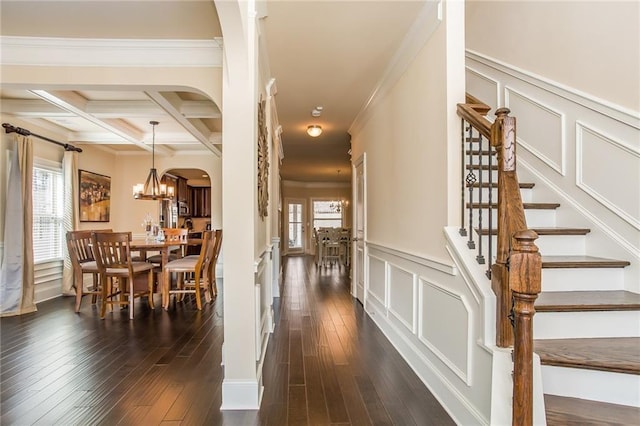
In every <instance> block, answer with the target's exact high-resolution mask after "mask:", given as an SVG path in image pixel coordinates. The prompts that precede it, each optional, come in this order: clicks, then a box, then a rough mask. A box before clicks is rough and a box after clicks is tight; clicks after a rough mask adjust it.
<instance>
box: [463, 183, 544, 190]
mask: <svg viewBox="0 0 640 426" xmlns="http://www.w3.org/2000/svg"><path fill="white" fill-rule="evenodd" d="M518 185H519V186H520V189H531V188H533V187H534V186H536V184H535V183H532V182H520V183H519V184H518ZM466 186H467V188H468V187H469V186H471V187H472V188H480V187H482V188H488V187H489V186H491V187H492V188H497V187H498V182H491V183H489V182H482V185H480V182H476V183H472V184H471V185H469V184H466Z"/></svg>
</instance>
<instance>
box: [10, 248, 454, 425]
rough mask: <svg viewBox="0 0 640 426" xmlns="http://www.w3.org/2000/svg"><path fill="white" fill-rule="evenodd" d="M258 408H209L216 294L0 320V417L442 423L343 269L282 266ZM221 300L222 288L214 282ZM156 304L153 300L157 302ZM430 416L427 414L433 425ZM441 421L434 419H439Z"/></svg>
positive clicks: (219, 333)
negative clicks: (208, 298) (200, 300)
mask: <svg viewBox="0 0 640 426" xmlns="http://www.w3.org/2000/svg"><path fill="white" fill-rule="evenodd" d="M283 277H284V283H283V285H282V287H281V289H280V290H281V297H280V298H279V299H277V300H276V302H275V303H274V312H275V316H274V322H275V332H274V333H273V335H272V336H271V338H270V341H269V346H268V347H267V350H266V357H265V362H264V366H263V370H262V377H263V380H264V385H265V392H264V395H263V399H262V405H261V409H260V411H254V410H248V411H242V410H241V411H225V412H221V411H220V405H221V402H222V396H221V386H222V379H223V374H224V368H223V367H222V366H221V361H222V343H223V339H224V324H223V306H222V297H220V296H219V297H218V298H217V299H216V300H215V301H214V303H213V304H205V305H204V307H203V310H202V311H198V310H197V309H195V305H194V301H193V299H188V300H185V301H184V302H179V303H173V302H172V305H171V308H170V309H169V311H164V310H162V309H159V308H156V309H155V310H152V309H149V308H148V306H146V303H144V302H143V303H140V304H136V306H135V319H134V320H133V321H130V320H129V319H128V311H127V310H126V309H124V310H118V309H116V310H114V311H113V312H109V313H108V314H107V317H106V318H105V319H104V320H101V319H99V315H98V312H97V308H96V307H95V306H92V305H90V304H89V303H85V302H83V305H82V309H81V312H80V313H79V314H76V313H75V312H74V309H73V308H74V300H73V298H59V299H54V300H51V301H47V302H43V303H41V304H39V305H38V312H36V313H34V314H29V315H26V316H23V317H14V318H2V319H0V327H1V330H2V333H0V339H1V340H0V344H1V345H2V347H1V348H0V380H1V381H2V382H1V383H0V384H1V386H0V413H1V415H2V417H0V422H1V423H2V424H19V425H23V424H42V425H49V424H59V425H64V426H67V425H75V424H79V425H85V424H87V425H89V424H90V425H108V426H112V425H115V424H122V425H145V426H147V425H160V424H162V425H178V424H180V425H189V426H190V425H199V424H207V425H231V426H238V425H242V426H245V425H246V426H250V425H262V426H263V425H275V426H283V425H286V424H295V425H314V426H315V425H325V424H326V425H329V424H331V425H367V424H389V422H393V424H396V425H401V424H419V425H423V424H425V425H427V424H442V425H446V424H451V423H452V422H451V419H450V418H448V416H446V413H445V415H444V416H445V417H442V413H443V412H444V410H443V409H442V407H441V406H440V405H439V404H437V401H435V399H434V398H433V396H432V395H431V394H430V393H429V391H428V390H427V388H426V387H425V386H424V384H423V383H422V382H421V381H420V379H419V378H417V376H415V374H414V373H413V371H412V370H411V369H410V368H409V367H408V365H407V364H406V362H404V360H403V359H402V358H401V357H400V356H399V355H398V353H397V352H396V351H395V349H394V348H393V346H392V345H391V344H390V343H389V342H388V340H386V338H385V337H384V335H382V333H381V332H380V330H379V329H378V328H377V326H376V325H375V324H374V323H373V322H372V321H371V319H370V318H369V317H368V316H367V315H366V314H365V313H364V311H363V309H362V305H361V304H360V303H359V302H357V301H354V299H353V298H352V297H351V295H350V294H349V287H350V281H349V277H348V270H347V269H346V268H344V267H337V266H335V265H334V266H332V267H328V266H327V267H317V266H316V265H314V264H313V261H312V259H311V258H309V257H297V258H294V257H291V258H288V259H287V258H285V259H284V261H283ZM218 287H219V289H220V295H222V294H223V293H224V285H223V283H222V282H219V284H218ZM156 302H157V304H158V305H159V304H160V303H159V302H160V301H159V297H157V300H156ZM434 419H435V420H434ZM438 422H440V423H438Z"/></svg>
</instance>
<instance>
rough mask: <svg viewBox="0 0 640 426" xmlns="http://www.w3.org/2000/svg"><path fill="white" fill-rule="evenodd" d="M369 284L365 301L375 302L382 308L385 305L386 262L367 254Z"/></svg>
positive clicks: (385, 306) (386, 284) (385, 308)
mask: <svg viewBox="0 0 640 426" xmlns="http://www.w3.org/2000/svg"><path fill="white" fill-rule="evenodd" d="M367 265H368V277H369V283H368V284H369V285H368V286H367V287H366V288H367V303H371V302H373V301H375V302H377V303H378V304H379V305H380V307H381V308H382V309H384V310H385V315H386V310H387V308H388V306H387V286H388V277H387V264H386V262H385V261H384V259H381V258H379V257H376V256H372V255H371V254H369V256H368V259H367Z"/></svg>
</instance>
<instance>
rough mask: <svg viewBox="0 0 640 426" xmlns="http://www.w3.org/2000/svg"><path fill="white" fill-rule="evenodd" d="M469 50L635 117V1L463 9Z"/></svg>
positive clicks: (638, 83) (638, 23) (639, 43)
mask: <svg viewBox="0 0 640 426" xmlns="http://www.w3.org/2000/svg"><path fill="white" fill-rule="evenodd" d="M466 18H467V39H466V42H467V49H470V50H472V51H478V52H482V53H484V54H486V55H488V56H491V57H493V58H496V59H497V60H499V61H504V62H506V63H508V64H510V65H512V66H514V67H517V68H520V69H524V70H527V71H529V72H531V73H534V74H537V75H539V76H543V77H546V78H549V79H551V80H553V81H556V82H558V83H560V84H562V85H567V86H570V87H572V88H574V89H576V90H578V91H580V92H584V93H587V94H590V95H592V96H595V97H598V98H600V99H605V100H607V101H608V102H611V103H613V104H616V105H620V106H621V107H623V108H627V109H630V110H633V111H638V110H640V100H639V99H638V94H639V93H640V78H638V76H639V75H640V37H639V36H638V28H640V3H639V2H637V1H581V2H577V1H483V0H471V1H467V6H466Z"/></svg>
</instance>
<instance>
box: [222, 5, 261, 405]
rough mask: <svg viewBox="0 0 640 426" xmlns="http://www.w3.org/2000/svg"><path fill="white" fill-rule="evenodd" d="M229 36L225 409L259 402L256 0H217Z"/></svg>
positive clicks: (225, 135)
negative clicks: (257, 341)
mask: <svg viewBox="0 0 640 426" xmlns="http://www.w3.org/2000/svg"><path fill="white" fill-rule="evenodd" d="M215 3H216V8H217V10H218V16H219V18H220V24H221V27H222V35H223V39H224V54H225V56H224V68H223V72H224V74H223V90H222V92H223V103H222V105H223V110H222V128H223V133H222V146H223V154H222V183H223V187H222V206H223V207H222V227H223V230H224V240H225V243H224V244H225V256H224V273H225V275H224V299H223V301H224V360H225V365H224V380H223V382H222V407H221V409H222V410H239V409H258V408H259V406H260V395H261V392H262V386H261V383H260V382H259V380H258V374H257V368H256V359H255V354H256V340H255V336H256V332H257V330H256V318H255V316H256V306H255V304H256V298H255V287H254V284H255V283H254V256H255V241H254V240H255V239H254V233H255V218H256V215H257V201H256V200H257V198H256V182H255V173H256V137H257V130H256V129H257V101H258V100H257V96H256V94H257V75H258V74H257V72H258V68H257V60H256V59H257V58H256V28H255V16H256V15H255V1H241V2H237V1H228V0H216V2H215Z"/></svg>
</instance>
